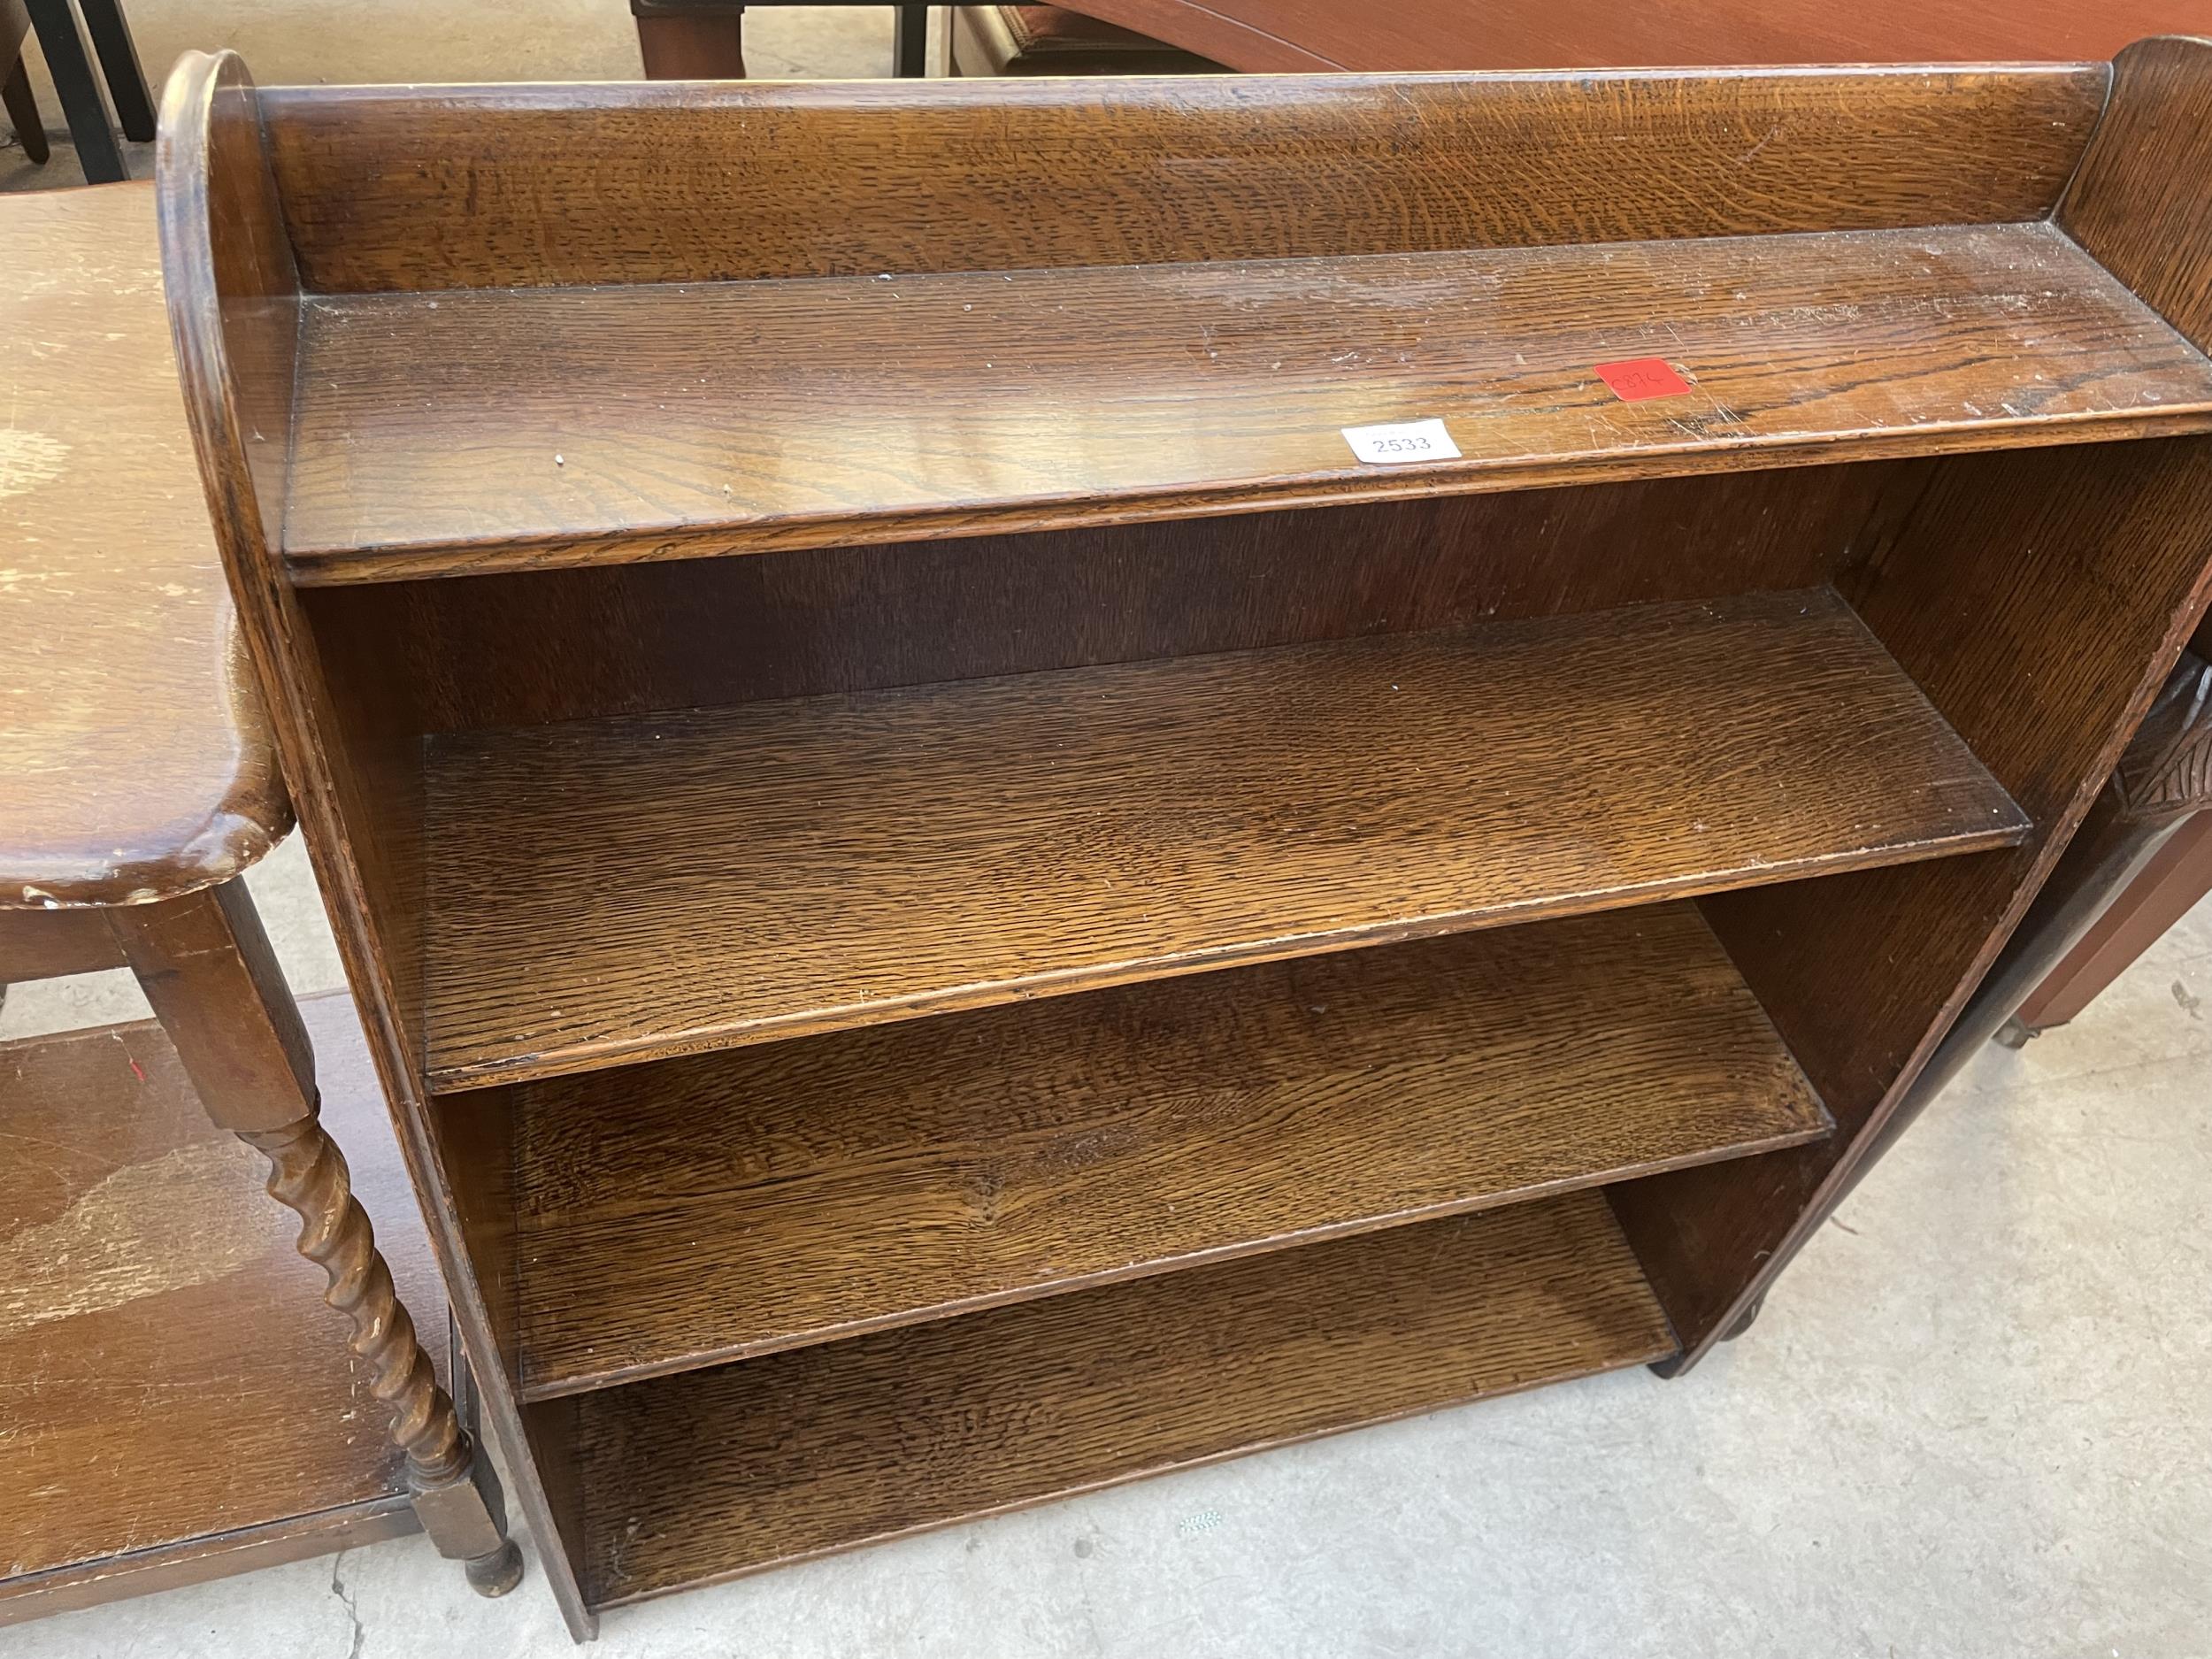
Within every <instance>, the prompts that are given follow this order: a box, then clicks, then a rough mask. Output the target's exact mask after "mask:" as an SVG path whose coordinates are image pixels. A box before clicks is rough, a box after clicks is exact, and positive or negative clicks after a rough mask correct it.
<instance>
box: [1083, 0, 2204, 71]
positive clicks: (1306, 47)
mask: <svg viewBox="0 0 2212 1659" xmlns="http://www.w3.org/2000/svg"><path fill="white" fill-rule="evenodd" d="M1082 9H1083V10H1084V11H1086V12H1089V13H1090V14H1091V15H1092V16H1094V17H1099V18H1104V19H1107V20H1109V21H1110V22H1114V23H1119V24H1121V25H1122V26H1123V27H1126V28H1133V29H1136V30H1139V31H1141V32H1142V33H1143V34H1146V35H1152V36H1155V37H1156V38H1157V39H1160V40H1164V41H1171V42H1174V43H1175V44H1176V45H1178V46H1180V47H1182V48H1183V49H1184V50H1187V51H1193V52H1198V53H1201V54H1202V55H1204V56H1205V57H1208V58H1215V59H1217V60H1218V61H1219V62H1221V63H1224V64H1226V65H1228V66H1229V67H1231V68H1232V69H1240V70H1245V71H1276V72H1284V71H1291V72H1294V71H1314V70H1331V69H1392V70H1408V69H1565V68H1578V67H1583V66H1589V67H1601V66H1606V65H1611V66H1616V67H1621V68H1627V67H1632V66H1635V65H1665V66H1674V67H1678V66H1680V65H1686V64H1858V63H2002V62H2025V63H2040V62H2063V61H2080V60H2083V59H2086V58H2109V57H2111V56H2112V54H2113V53H2115V52H2116V51H2118V50H2120V49H2121V48H2122V47H2124V46H2125V45H2126V44H2127V43H2128V42H2131V41H2136V40H2141V39H2142V38H2144V37H2145V36H2146V35H2158V34H2162V33H2174V34H2189V33H2197V34H2202V33H2205V32H2207V31H2208V30H2212V10H2208V8H2207V6H2206V4H2205V0H1934V3H1933V4H1930V0H1865V3H1864V4H1855V5H1837V4H1832V0H1641V4H1635V5H1622V4H1616V0H1480V3H1479V4H1469V0H1398V4H1393V5H1387V6H1379V5H1373V4H1368V3H1367V0H1083V7H1082Z"/></svg>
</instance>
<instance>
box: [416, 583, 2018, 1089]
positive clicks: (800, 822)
mask: <svg viewBox="0 0 2212 1659" xmlns="http://www.w3.org/2000/svg"><path fill="white" fill-rule="evenodd" d="M426 764H427V765H428V768H429V772H430V780H429V785H428V790H429V796H430V817H429V832H428V840H429V842H430V844H431V845H432V846H433V847H434V849H436V853H435V859H434V869H433V874H432V885H431V892H430V904H431V910H430V918H429V923H428V957H427V960H428V964H429V966H428V971H427V974H426V981H427V987H428V999H429V1013H428V1029H429V1041H430V1049H429V1067H430V1071H431V1074H432V1076H433V1077H434V1078H435V1079H438V1081H439V1083H440V1085H441V1086H442V1087H448V1088H451V1087H467V1086H471V1085H478V1084H484V1083H492V1082H498V1081H502V1080H506V1079H522V1078H526V1077H530V1076H544V1075H549V1074H553V1073H556V1072H560V1071H575V1070H580V1069H586V1068H589V1067H592V1066H597V1065H606V1064H613V1063H616V1062H619V1061H624V1060H635V1059H643V1058H649V1057H654V1056H666V1055H672V1054H676V1053H680V1052H684V1051H687V1050H691V1049H699V1048H718V1047H727V1046H730V1045H732V1044H733V1043H739V1042H744V1041H758V1040H761V1039H764V1038H769V1037H776V1036H795V1035H799V1034H803V1033H807V1032H810V1031H823V1030H832V1029H837V1028H842V1027H850V1026H856V1025H868V1024H872V1023H875V1022H877V1021H881V1020H887V1019H897V1018H906V1017H910V1016H912V1015H917V1014H923V1013H930V1012H941V1011H948V1010H956V1009H963V1008H979V1007H985V1006H988V1005H990V1004H992V1003H995V1002H1008V1001H1011V1000H1015V999H1018V998H1021V997H1027V996H1034V995H1054V994H1058V993H1062V992H1067V991H1076V990H1083V989H1087V988H1094V987H1099V986H1103V985H1110V984H1115V983H1118V982H1123V981H1127V980H1132V979H1150V978H1156V977H1159V976H1162V975H1165V974H1173V973H1184V972H1196V971H1199V970H1202V969H1206V968H1213V967H1225V966H1229V965H1232V964H1236V963H1239V962H1257V961H1265V960H1269V959H1271V958H1276V957H1283V956H1300V955H1307V954H1311V953H1314V952H1317V951H1323V950H1328V949H1340V948H1343V947H1346V946H1349V945H1355V944H1360V943H1367V942H1378V941H1386V940H1391V939H1402V938H1407V937H1411V936H1414V935H1417V934H1421V933H1445V932H1451V931H1455V930H1458V929H1462V928H1465V927H1469V926H1483V925H1494V924H1498V923H1503V922H1509V921H1520V920H1528V919H1531V918H1535V917H1538V916H1543V915H1557V914H1563V913H1566V912H1570V911H1574V910H1599V909H1604V908H1607V907H1609V906H1613V905H1619V904H1628V903H1635V902H1642V901H1646V900H1649V899H1654V898H1659V897H1663V896H1667V895H1680V894H1686V893H1694V892H1701V891H1708V890H1710V889H1713V888H1716V887H1729V886H1734V885H1739V884H1741V883H1744V882H1754V881H1777V880H1784V879H1790V878H1793V877H1797V876H1804V875H1809V874H1814V873H1816V872H1824V871H1835V870H1844V869H1850V868H1853V867H1855V866H1862V865H1865V864H1880V863H1889V862H1894V861H1896V860H1899V859H1912V858H1924V857H1933V856H1942V855H1945V854H1948V853H1956V852H1965V851H1971V850H1974V849H1981V848H1988V847H1996V846H2003V845H2007V844H2008V843H2010V842H2011V841H2014V840H2016V838H2017V837H2018V835H2019V834H2020V833H2022V830H2023V827H2024V826H2023V823H2022V820H2021V819H2020V818H2019V817H2018V816H2017V814H2016V811H2015V810H2014V809H2013V807H2012V805H2011V803H2010V802H2008V800H2007V799H2006V798H2005V796H2004V795H2003V792H2002V791H2001V790H1998V789H1996V788H1994V787H1993V786H1992V785H1991V783H1990V781H1989V780H1988V778H1987V776H1986V775H1985V773H1984V772H1983V771H1982V769H1981V767H1980V766H1979V765H1978V764H1977V763H1976V761H1975V759H1974V757H1973V756H1972V755H1971V754H1970V753H1969V752H1968V751H1967V749H1965V748H1964V746H1963V745H1962V744H1960V743H1959V742H1958V741H1956V739H1955V737H1954V736H1953V735H1952V734H1951V733H1950V731H1949V730H1948V728H1947V727H1946V726H1944V725H1943V723H1942V722H1941V720H1940V719H1939V718H1936V716H1935V715H1934V714H1933V712H1932V710H1930V709H1929V708H1928V706H1927V704H1926V703H1925V702H1924V700H1923V699H1922V697H1921V695H1920V694H1919V692H1918V691H1917V690H1916V689H1915V688H1914V687H1913V686H1912V684H1911V682H1910V681H1909V680H1906V679H1905V678H1904V677H1903V676H1902V675H1901V674H1899V673H1898V672H1897V671H1896V669H1895V667H1894V665H1893V664H1891V663H1890V662H1889V661H1888V659H1887V658H1886V657H1884V656H1883V655H1882V653H1881V652H1880V650H1879V649H1878V648H1877V647H1876V646H1875V645H1874V643H1873V641H1871V639H1870V638H1869V637H1868V635H1867V634H1866V633H1865V631H1864V629H1863V627H1862V626H1860V625H1859V623H1858V621H1857V619H1856V618H1854V617H1853V616H1852V615H1851V613H1850V611H1849V610H1848V609H1847V607H1845V606H1844V605H1842V604H1841V603H1840V602H1839V601H1838V600H1837V599H1836V598H1835V596H1834V595H1832V593H1829V592H1827V591H1825V590H1820V589H1815V590H1811V591H1808V592H1801V593H1797V594H1788V595H1750V596H1748V597H1746V598H1742V599H1735V600H1727V601H1721V602H1717V603H1712V604H1709V605H1680V606H1665V605H1662V606H1650V607H1644V608H1640V609H1636V610H1631V611H1615V612H1610V613H1608V614H1606V615H1603V616H1601V617H1583V618H1557V619H1552V620H1548V621H1543V622H1528V623H1511V624H1501V625H1496V626H1492V627H1489V628H1484V629H1479V630H1475V631H1473V632H1471V633H1467V634H1426V635H1415V636H1400V637H1392V638H1387V639H1379V640H1373V641H1360V642H1355V643H1349V644H1342V645H1329V646H1309V647H1289V648H1284V649H1280V650H1276V651H1267V652H1256V653H1238V654H1232V655H1224V656H1218V657H1187V658H1180V659H1175V660H1170V661H1164V662H1152V663H1142V664H1126V665H1121V666H1117V667H1113V668H1107V669H1083V670H1070V671H1067V672H1064V673H1061V674H1056V675H1052V676H1017V677H1011V678H1008V679H1003V680H975V681H968V682H965V683H962V684H958V685H952V686H944V687H924V688H919V689H916V690H911V691H894V692H878V693H868V694H861V695H855V696H851V697H844V698H819V699H802V700H799V701H796V702H793V703H757V704H752V705H749V706H742V707H738V708H731V709H717V710H695V711H688V712H684V713H678V714H672V715H667V716H658V717H641V718H623V719H610V720H604V721H592V722H581V723H577V724H574V725H569V726H541V727H528V728H521V729H517V730H510V731H504V732H497V733H463V734H457V735H454V736H449V737H442V738H438V739H435V740H434V741H433V742H432V744H431V746H430V749H429V756H428V760H427V763H426Z"/></svg>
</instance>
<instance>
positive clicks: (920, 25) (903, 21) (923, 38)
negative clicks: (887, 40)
mask: <svg viewBox="0 0 2212 1659" xmlns="http://www.w3.org/2000/svg"><path fill="white" fill-rule="evenodd" d="M898 11H899V41H898V52H897V60H896V64H895V68H896V71H897V73H899V74H900V75H902V76H904V77H907V78H909V79H914V78H918V77H920V76H923V75H926V74H927V73H929V8H928V7H927V6H926V5H902V6H901V7H899V9H898Z"/></svg>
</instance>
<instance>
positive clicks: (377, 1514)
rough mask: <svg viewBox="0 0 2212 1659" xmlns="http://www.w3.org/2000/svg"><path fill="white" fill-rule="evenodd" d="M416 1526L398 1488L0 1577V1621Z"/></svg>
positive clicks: (227, 1573)
mask: <svg viewBox="0 0 2212 1659" xmlns="http://www.w3.org/2000/svg"><path fill="white" fill-rule="evenodd" d="M420 1530H421V1524H420V1523H419V1521H418V1520H417V1519H416V1518H415V1507H414V1505H413V1503H412V1502H410V1501H409V1499H408V1496H407V1494H405V1493H404V1492H394V1493H388V1494H386V1495H385V1496H383V1497H380V1498H369V1499H365V1500H364V1501H363V1502H359V1503H349V1504H345V1505H343V1506H342V1507H341V1508H338V1509H318V1510H316V1511H315V1512H314V1513H313V1514H311V1515H301V1516H295V1517H291V1518H289V1519H287V1520H282V1521H273V1522H271V1523H270V1524H269V1525H266V1526H248V1527H241V1528H240V1529H238V1530H237V1531H235V1532H219V1533H214V1534H211V1535H209V1536H207V1537H204V1538H188V1539H186V1540H182V1541H181V1542H180V1543H175V1544H157V1545H155V1546H153V1547H152V1548H147V1549H138V1550H133V1551H131V1552H130V1553H129V1554H128V1555H111V1556H107V1557H104V1558H103V1559H102V1560H99V1561H96V1562H87V1563H79V1564H77V1565H75V1566H70V1567H57V1568H55V1569H54V1570H53V1571H50V1572H43V1573H35V1574H32V1575H30V1576H28V1577H27V1578H18V1579H11V1580H6V1581H0V1626H5V1625H9V1624H21V1623H26V1622H27V1621H29V1620H31V1619H35V1618H50V1617H53V1616H54V1615H55V1614H57V1613H74V1612H77V1611H79V1610H80V1609H84V1608H88V1607H104V1606H105V1605H106V1604H107V1603H109V1602H110V1601H119V1600H121V1599H122V1598H123V1597H125V1596H128V1595H151V1594H157V1593H158V1592H160V1591H163V1590H175V1589H179V1588H181V1587H182V1586H186V1585H193V1584H206V1583H208V1582H209V1581H210V1580H211V1579H215V1578H228V1577H231V1576H232V1575H234V1574H237V1573H246V1572H258V1571H261V1570H262V1569H263V1568H264V1567H277V1566H281V1565H283V1564H284V1563H287V1562H292V1561H310V1560H312V1559H313V1558H314V1557H316V1556H317V1555H331V1554H334V1552H336V1551H338V1550H342V1549H355V1548H359V1547H360V1546H361V1545H363V1544H374V1543H379V1542H381V1541H382V1540H385V1539H388V1538H405V1537H407V1536H409V1535H410V1534H411V1533H414V1532H419V1531H420Z"/></svg>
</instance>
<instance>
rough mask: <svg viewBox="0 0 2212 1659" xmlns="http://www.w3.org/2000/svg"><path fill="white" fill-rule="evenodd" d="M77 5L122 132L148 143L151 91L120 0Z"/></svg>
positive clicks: (150, 136) (92, 0)
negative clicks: (105, 81) (90, 37)
mask: <svg viewBox="0 0 2212 1659" xmlns="http://www.w3.org/2000/svg"><path fill="white" fill-rule="evenodd" d="M77 9H78V10H79V11H80V12H83V13H84V26H85V32H86V33H87V34H88V35H91V36H92V50H94V51H96V52H97V53H99V54H100V73H102V74H104V75H105V76H106V77H107V82H108V97H109V98H110V99H111V101H112V102H113V103H114V104H115V119H116V121H117V123H118V124H119V126H120V127H122V129H123V136H124V137H126V138H127V139H130V140H132V141H133V142H136V143H141V144H146V143H151V142H153V136H154V99H153V95H152V94H151V93H150V92H149V91H147V89H146V72H145V71H144V70H143V69H141V68H140V67H139V66H138V48H137V46H136V45H135V44H134V42H132V40H131V26H130V25H129V24H128V23H126V22H125V21H124V20H123V6H122V0H77Z"/></svg>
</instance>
